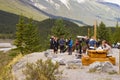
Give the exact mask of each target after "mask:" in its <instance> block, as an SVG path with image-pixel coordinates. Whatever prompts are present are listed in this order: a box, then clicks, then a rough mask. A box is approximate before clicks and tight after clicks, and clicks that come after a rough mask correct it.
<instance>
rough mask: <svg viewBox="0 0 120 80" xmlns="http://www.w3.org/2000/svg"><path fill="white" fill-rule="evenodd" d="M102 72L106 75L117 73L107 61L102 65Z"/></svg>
mask: <svg viewBox="0 0 120 80" xmlns="http://www.w3.org/2000/svg"><path fill="white" fill-rule="evenodd" d="M102 71H103V72H107V73H111V74H114V73H117V71H116V70H115V69H114V67H113V65H112V63H110V62H108V61H106V62H104V63H103V65H102Z"/></svg>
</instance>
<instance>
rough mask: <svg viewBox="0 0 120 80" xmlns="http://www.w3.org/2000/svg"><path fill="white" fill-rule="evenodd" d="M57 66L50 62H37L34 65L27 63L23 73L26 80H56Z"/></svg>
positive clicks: (57, 77)
mask: <svg viewBox="0 0 120 80" xmlns="http://www.w3.org/2000/svg"><path fill="white" fill-rule="evenodd" d="M58 68H59V64H58V63H56V64H53V63H52V61H51V60H46V61H42V60H38V61H37V62H36V63H35V64H34V63H28V64H27V65H26V69H25V70H24V71H23V73H24V74H25V76H26V80H57V79H59V78H60V76H61V75H59V76H58V73H60V71H59V69H58Z"/></svg>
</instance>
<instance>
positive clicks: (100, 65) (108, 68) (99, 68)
mask: <svg viewBox="0 0 120 80" xmlns="http://www.w3.org/2000/svg"><path fill="white" fill-rule="evenodd" d="M89 72H107V73H111V74H114V73H117V71H116V70H115V69H114V67H113V65H112V63H110V62H109V61H106V62H98V61H96V62H94V63H92V64H90V66H89Z"/></svg>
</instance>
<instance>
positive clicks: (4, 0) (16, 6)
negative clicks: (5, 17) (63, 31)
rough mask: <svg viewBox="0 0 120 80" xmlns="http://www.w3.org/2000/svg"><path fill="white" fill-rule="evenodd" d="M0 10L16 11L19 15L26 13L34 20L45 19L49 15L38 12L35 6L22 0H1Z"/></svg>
mask: <svg viewBox="0 0 120 80" xmlns="http://www.w3.org/2000/svg"><path fill="white" fill-rule="evenodd" d="M0 10H3V11H6V12H10V13H14V14H17V15H21V14H22V15H24V16H26V17H28V18H31V17H32V18H33V19H34V20H38V21H41V20H44V19H46V18H47V16H45V15H43V14H42V13H40V12H38V11H37V10H36V9H34V8H33V7H31V6H29V5H27V4H24V3H22V2H20V0H0Z"/></svg>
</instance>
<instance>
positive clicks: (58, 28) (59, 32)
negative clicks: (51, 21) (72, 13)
mask: <svg viewBox="0 0 120 80" xmlns="http://www.w3.org/2000/svg"><path fill="white" fill-rule="evenodd" d="M51 34H52V35H54V36H57V37H59V38H60V37H61V36H63V35H64V36H66V35H68V34H69V31H68V29H66V27H65V24H64V22H63V20H62V19H57V20H56V21H55V25H54V26H53V27H52V29H51Z"/></svg>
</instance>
